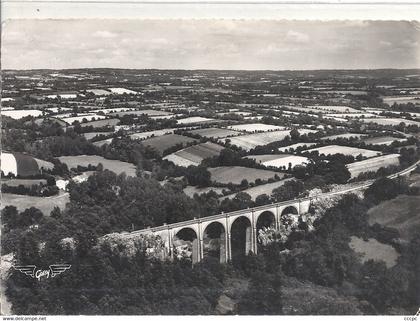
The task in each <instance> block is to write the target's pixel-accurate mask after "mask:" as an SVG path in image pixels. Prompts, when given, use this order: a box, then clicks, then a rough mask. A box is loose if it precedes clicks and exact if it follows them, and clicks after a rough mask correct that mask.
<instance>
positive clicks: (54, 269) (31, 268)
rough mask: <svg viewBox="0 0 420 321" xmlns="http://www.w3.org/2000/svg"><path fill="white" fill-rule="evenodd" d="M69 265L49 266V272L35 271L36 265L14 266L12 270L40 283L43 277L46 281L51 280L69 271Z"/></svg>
mask: <svg viewBox="0 0 420 321" xmlns="http://www.w3.org/2000/svg"><path fill="white" fill-rule="evenodd" d="M70 267H71V265H70V264H52V265H50V268H49V270H41V269H37V268H36V265H14V266H13V268H14V269H15V270H18V271H20V272H22V273H23V274H26V275H29V276H30V277H33V278H35V279H37V280H38V281H41V278H42V277H44V278H46V279H48V278H50V277H51V278H53V277H55V276H57V275H59V274H61V273H63V272H64V271H66V270H68V269H70Z"/></svg>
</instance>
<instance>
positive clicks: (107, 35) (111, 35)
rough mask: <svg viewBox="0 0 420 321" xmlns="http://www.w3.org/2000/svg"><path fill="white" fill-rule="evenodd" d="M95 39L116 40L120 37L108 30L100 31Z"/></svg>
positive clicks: (95, 35) (95, 34) (96, 33)
mask: <svg viewBox="0 0 420 321" xmlns="http://www.w3.org/2000/svg"><path fill="white" fill-rule="evenodd" d="M93 36H94V37H98V38H105V39H107V38H115V37H117V36H118V35H117V34H116V33H113V32H110V31H107V30H98V31H96V32H95V33H94V34H93Z"/></svg>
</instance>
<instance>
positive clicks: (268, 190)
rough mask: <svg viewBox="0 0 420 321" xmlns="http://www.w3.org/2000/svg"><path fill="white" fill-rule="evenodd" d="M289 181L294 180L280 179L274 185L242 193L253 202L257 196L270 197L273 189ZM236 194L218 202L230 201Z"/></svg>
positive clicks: (249, 189)
mask: <svg viewBox="0 0 420 321" xmlns="http://www.w3.org/2000/svg"><path fill="white" fill-rule="evenodd" d="M290 180H294V178H286V179H282V180H281V181H277V182H274V183H268V184H263V185H258V186H254V187H250V188H247V189H245V190H243V191H242V192H245V193H247V194H249V195H251V198H252V200H253V201H255V199H256V198H257V196H259V195H262V194H267V195H269V196H270V195H271V193H272V192H273V190H274V189H276V188H277V187H280V186H282V185H283V184H284V183H286V182H287V181H290ZM236 194H237V193H234V194H230V195H227V196H224V197H221V198H220V200H223V199H225V198H230V199H232V198H234V197H235V196H236Z"/></svg>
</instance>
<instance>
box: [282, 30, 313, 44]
mask: <svg viewBox="0 0 420 321" xmlns="http://www.w3.org/2000/svg"><path fill="white" fill-rule="evenodd" d="M286 40H287V41H290V42H296V43H302V44H303V43H308V42H309V36H308V35H307V34H304V33H302V32H298V31H293V30H289V31H288V32H287V34H286Z"/></svg>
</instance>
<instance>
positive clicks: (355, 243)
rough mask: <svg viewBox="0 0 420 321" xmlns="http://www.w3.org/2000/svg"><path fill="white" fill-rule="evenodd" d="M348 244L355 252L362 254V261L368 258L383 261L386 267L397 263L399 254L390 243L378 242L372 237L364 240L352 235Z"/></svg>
mask: <svg viewBox="0 0 420 321" xmlns="http://www.w3.org/2000/svg"><path fill="white" fill-rule="evenodd" d="M349 245H350V247H351V248H352V249H353V250H354V251H355V252H356V253H360V254H361V255H362V257H361V259H362V262H365V261H368V260H374V261H384V262H385V264H386V266H387V267H388V268H391V267H393V266H394V265H395V264H397V259H398V257H399V256H400V255H399V254H398V252H397V251H396V250H395V249H394V248H393V247H392V246H391V245H388V244H383V243H380V242H378V241H377V240H375V239H373V238H371V239H368V240H367V241H364V240H363V239H361V238H358V237H356V236H352V237H351V241H350V243H349Z"/></svg>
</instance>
